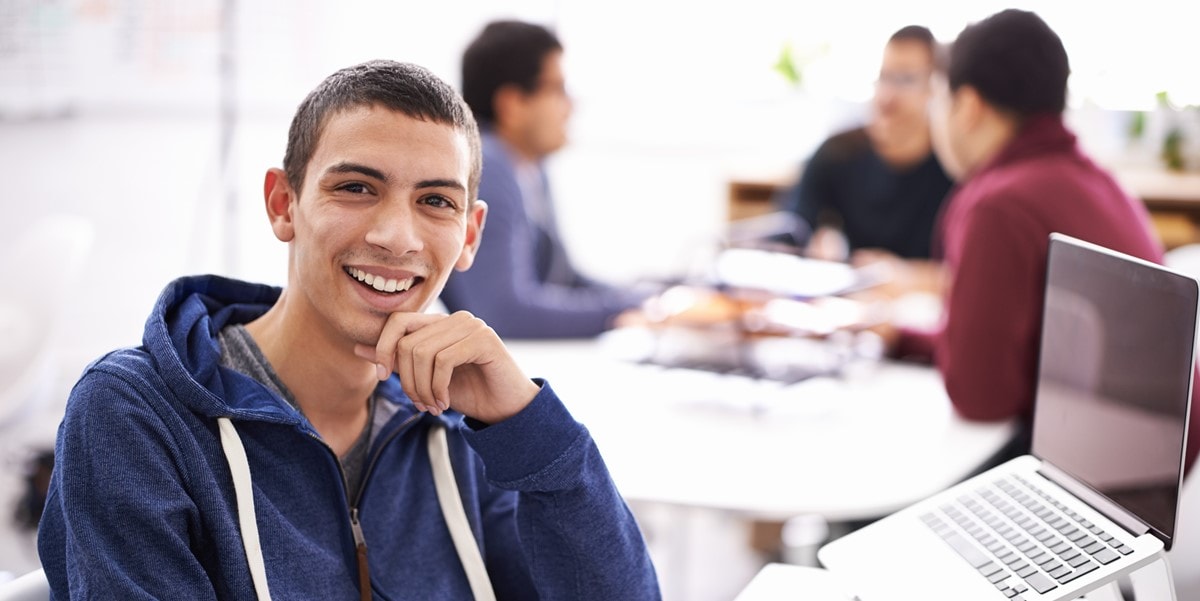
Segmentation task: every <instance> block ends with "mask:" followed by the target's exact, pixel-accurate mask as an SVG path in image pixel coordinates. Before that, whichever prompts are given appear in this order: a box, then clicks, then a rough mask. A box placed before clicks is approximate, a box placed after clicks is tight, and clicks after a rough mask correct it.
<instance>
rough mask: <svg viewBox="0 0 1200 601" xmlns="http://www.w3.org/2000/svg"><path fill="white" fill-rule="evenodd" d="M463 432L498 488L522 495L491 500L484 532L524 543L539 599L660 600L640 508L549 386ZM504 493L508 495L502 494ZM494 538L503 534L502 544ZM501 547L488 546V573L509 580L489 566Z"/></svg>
mask: <svg viewBox="0 0 1200 601" xmlns="http://www.w3.org/2000/svg"><path fill="white" fill-rule="evenodd" d="M463 433H464V436H465V437H466V438H467V441H468V443H469V444H470V445H471V446H472V447H473V448H474V449H475V451H476V452H477V453H478V454H479V456H480V458H481V459H482V460H483V464H484V466H485V467H486V473H487V479H488V482H489V483H490V484H491V486H493V487H495V488H496V489H500V490H499V492H506V491H516V492H517V493H518V494H517V497H516V502H515V503H512V502H493V503H491V506H490V508H489V509H488V511H487V513H486V514H485V516H484V529H485V538H488V539H489V540H491V542H489V544H488V545H487V547H488V549H489V551H491V552H493V553H494V552H497V551H499V553H498V554H501V555H503V554H505V553H506V552H511V550H512V549H514V548H518V547H519V548H520V550H521V554H522V556H523V557H524V560H525V564H526V565H527V566H528V571H529V576H530V578H531V579H532V584H533V587H534V588H535V589H536V590H537V598H540V599H580V600H588V599H597V600H599V599H605V600H623V599H629V600H639V601H641V600H653V599H659V598H661V593H660V592H659V588H658V578H657V576H656V574H655V570H654V566H653V564H652V563H651V560H650V556H649V553H648V551H647V549H646V544H645V541H644V540H643V538H642V534H641V531H640V530H639V528H638V525H637V522H636V521H635V519H634V517H633V514H632V513H631V512H630V511H629V508H628V507H627V506H626V505H625V502H624V500H623V499H622V498H621V496H620V494H619V493H618V492H617V489H616V486H615V485H614V484H613V482H612V479H611V478H610V476H609V474H608V468H607V467H606V466H605V464H604V460H603V459H602V458H601V456H600V452H599V450H598V449H597V448H596V445H595V442H593V440H592V437H591V435H590V434H589V433H588V431H587V429H586V428H584V427H583V425H582V424H580V423H579V422H576V421H575V420H574V418H572V417H571V415H570V413H569V412H568V411H567V409H566V407H565V406H563V404H562V402H561V401H560V400H559V399H558V397H557V396H556V395H555V394H554V392H553V391H552V390H551V389H550V386H549V384H546V383H544V382H543V383H542V389H541V392H539V393H538V395H537V396H536V397H535V398H534V400H533V402H532V403H530V404H529V406H528V407H526V408H525V410H523V411H522V412H521V413H518V414H517V415H515V416H513V417H512V418H509V419H508V420H505V421H503V422H500V423H498V424H493V425H491V426H488V427H487V428H485V429H482V430H471V429H470V428H464V429H463ZM508 496H509V497H511V494H509V495H508ZM498 498H499V499H500V500H501V501H503V499H504V496H503V495H501V496H499V497H498ZM514 514H515V523H516V529H515V531H513V529H512V526H511V524H512V523H513V522H514V519H513V518H514ZM495 537H501V541H499V542H500V543H501V544H499V545H497V544H496V543H497V542H498V541H496V540H494V538H495ZM493 553H489V554H488V555H489V557H488V563H489V572H490V573H492V578H493V580H495V579H497V577H499V578H501V579H506V578H507V577H506V576H505V575H503V572H501V573H499V574H498V573H497V571H496V570H492V569H491V565H492V564H493V557H492V555H493ZM497 560H498V561H503V559H501V558H498V559H497ZM520 584H521V583H519V582H516V583H508V582H496V583H495V586H496V589H497V592H498V593H500V594H501V598H505V596H504V594H503V592H504V591H506V590H510V589H511V588H512V586H519V585H520Z"/></svg>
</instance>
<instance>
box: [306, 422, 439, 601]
mask: <svg viewBox="0 0 1200 601" xmlns="http://www.w3.org/2000/svg"><path fill="white" fill-rule="evenodd" d="M420 418H421V414H420V413H417V414H414V415H411V416H409V417H408V418H407V419H405V420H404V422H403V423H401V424H400V425H399V426H397V427H396V430H395V431H394V432H392V433H391V434H388V436H387V438H385V439H383V441H382V442H380V443H379V449H380V452H378V453H375V455H374V456H372V457H371V461H370V462H369V463H367V469H366V470H364V471H363V474H362V481H361V484H360V486H359V488H358V494H357V495H355V496H354V498H353V499H351V498H350V482H349V481H348V480H346V470H344V469H342V460H341V459H340V458H339V457H338V456H337V453H334V452H333V449H332V448H331V447H330V446H329V445H328V444H326V442H325V441H324V440H321V437H320V436H318V435H317V434H316V433H313V432H310V433H309V436H312V437H313V439H314V440H316V441H317V442H319V443H321V445H322V446H324V447H325V448H326V449H327V450H328V451H329V454H330V455H333V460H334V463H336V464H337V468H338V474H339V475H341V477H342V490H344V491H346V503H348V504H349V505H350V531H351V532H353V534H354V550H355V551H354V552H355V558H356V560H357V564H358V588H359V591H360V593H359V598H360V599H361V600H362V601H371V570H370V567H369V565H368V563H367V538H366V536H364V535H363V531H362V523H361V522H359V520H358V504H359V503H360V502H361V501H362V495H363V491H364V490H366V488H367V479H368V478H369V477H370V476H371V472H372V471H373V470H374V469H375V464H376V462H377V461H378V459H379V455H381V454H382V451H383V448H384V447H385V446H387V445H388V444H389V443H391V442H392V440H393V439H394V438H396V437H397V436H399V435H400V433H401V432H403V431H404V430H406V429H408V426H410V425H412V423H413V422H415V421H417V420H418V419H420Z"/></svg>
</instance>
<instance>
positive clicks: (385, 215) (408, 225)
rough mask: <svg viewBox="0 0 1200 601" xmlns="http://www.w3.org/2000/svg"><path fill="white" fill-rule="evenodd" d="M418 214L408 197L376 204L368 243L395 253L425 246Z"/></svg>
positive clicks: (412, 250) (411, 251)
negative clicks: (418, 222)
mask: <svg viewBox="0 0 1200 601" xmlns="http://www.w3.org/2000/svg"><path fill="white" fill-rule="evenodd" d="M416 218H417V214H416V211H415V210H414V207H413V206H412V204H411V203H409V202H408V201H407V200H406V199H400V198H389V199H386V200H384V201H383V202H380V203H379V204H378V205H376V209H375V210H374V211H373V212H372V213H371V215H370V216H369V219H370V220H371V223H370V225H369V227H368V228H367V243H368V244H370V245H372V246H377V247H379V248H383V249H385V250H387V251H389V252H391V253H392V254H394V255H404V254H408V253H413V252H417V251H419V250H421V249H422V248H423V244H424V243H423V242H422V240H421V236H420V232H419V227H418V224H417V219H416Z"/></svg>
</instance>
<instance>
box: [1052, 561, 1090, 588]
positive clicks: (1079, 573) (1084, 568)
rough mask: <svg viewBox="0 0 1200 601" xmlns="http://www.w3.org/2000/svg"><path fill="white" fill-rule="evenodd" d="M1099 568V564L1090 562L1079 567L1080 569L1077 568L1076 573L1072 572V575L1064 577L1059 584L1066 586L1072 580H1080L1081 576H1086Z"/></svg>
mask: <svg viewBox="0 0 1200 601" xmlns="http://www.w3.org/2000/svg"><path fill="white" fill-rule="evenodd" d="M1098 567H1100V565H1099V564H1097V563H1096V562H1094V561H1089V562H1087V563H1085V564H1083V565H1081V566H1079V567H1078V568H1075V571H1074V572H1071V573H1070V574H1067V575H1066V576H1063V577H1062V579H1061V580H1059V582H1060V583H1062V584H1066V583H1068V582H1070V581H1072V580H1075V579H1076V578H1079V577H1080V576H1083V575H1084V574H1087V573H1088V572H1091V571H1092V570H1095V569H1096V568H1098Z"/></svg>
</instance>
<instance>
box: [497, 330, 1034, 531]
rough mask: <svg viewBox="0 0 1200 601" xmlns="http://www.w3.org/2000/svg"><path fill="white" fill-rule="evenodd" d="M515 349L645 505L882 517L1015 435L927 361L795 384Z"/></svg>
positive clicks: (562, 344) (585, 348)
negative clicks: (981, 412)
mask: <svg viewBox="0 0 1200 601" xmlns="http://www.w3.org/2000/svg"><path fill="white" fill-rule="evenodd" d="M508 346H509V348H510V350H511V352H512V353H513V354H514V356H515V357H516V358H517V360H518V362H519V363H520V364H521V366H522V368H523V369H524V370H525V371H526V373H527V374H528V375H529V376H531V377H544V378H546V379H547V381H549V383H550V385H551V386H552V387H553V388H554V390H555V391H556V392H557V393H558V395H559V396H560V397H561V398H562V399H563V401H564V402H565V403H566V405H567V407H568V408H569V409H570V410H571V412H572V414H573V415H574V416H575V418H576V419H578V420H579V421H581V422H583V423H584V424H585V425H586V426H587V427H588V429H589V430H590V431H591V433H592V436H593V437H594V438H595V440H596V444H597V445H598V446H599V448H600V450H601V452H602V453H603V455H604V459H605V461H606V463H607V464H608V467H609V470H610V471H611V473H612V475H613V479H614V481H615V482H616V484H617V487H618V488H619V489H620V491H621V493H622V495H623V496H624V497H625V498H626V499H629V500H633V501H641V502H651V503H663V504H671V505H677V506H686V507H697V508H705V509H716V510H723V511H731V512H736V513H739V514H741V515H743V516H746V517H748V518H752V519H764V520H784V519H787V518H790V517H793V516H796V515H801V514H818V515H821V516H823V517H825V518H826V519H828V520H830V521H849V520H860V519H872V518H877V517H881V516H883V515H886V514H889V513H892V512H894V511H896V510H898V509H900V508H903V507H905V506H907V505H909V504H911V503H913V502H914V501H917V500H919V499H922V498H924V497H926V496H929V495H931V494H933V493H935V492H937V491H940V490H942V489H944V488H946V487H948V486H950V485H952V484H954V483H956V482H958V481H959V480H962V479H963V478H964V477H966V476H967V475H969V474H970V473H972V471H973V470H975V469H976V468H978V467H979V466H980V465H981V464H982V463H984V462H985V461H986V460H987V459H988V458H990V457H991V456H992V455H993V454H995V453H996V452H997V451H998V450H999V449H1000V448H1001V447H1002V446H1003V445H1004V444H1005V443H1006V442H1008V441H1009V440H1010V439H1011V437H1012V436H1013V434H1014V432H1015V423H1014V422H1010V421H1004V422H993V423H979V422H970V421H967V420H964V419H962V418H961V417H959V416H958V415H957V414H956V413H955V412H954V410H953V408H952V407H951V405H950V401H949V399H948V397H947V396H946V392H945V389H944V388H943V386H942V382H941V379H940V376H939V375H938V373H937V371H936V370H935V369H934V368H932V367H930V366H926V365H917V364H909V363H900V362H892V361H886V360H884V361H879V360H863V361H858V362H853V363H851V364H849V365H846V366H844V368H843V369H841V370H839V373H838V374H837V375H833V376H817V377H812V378H808V379H804V380H801V381H799V382H793V383H788V382H783V381H776V380H771V379H767V378H754V377H748V376H743V375H731V374H727V373H725V374H723V373H716V372H711V371H705V370H699V369H685V368H672V367H663V366H659V365H654V364H647V363H644V362H635V361H629V360H627V359H623V358H621V357H620V353H618V352H614V351H613V350H612V349H611V345H609V344H606V338H605V337H603V336H602V337H601V338H599V339H595V340H560V341H512V342H509V343H508Z"/></svg>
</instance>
